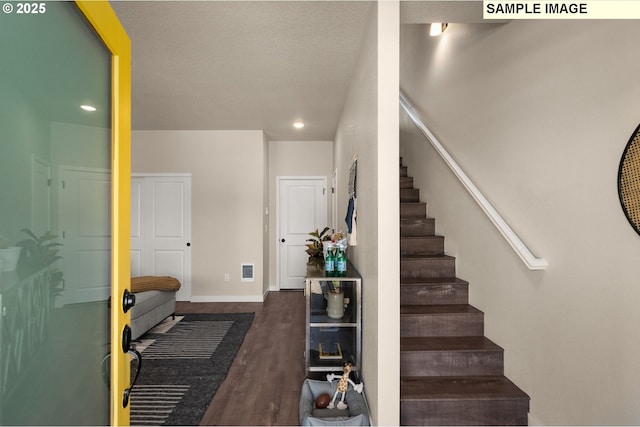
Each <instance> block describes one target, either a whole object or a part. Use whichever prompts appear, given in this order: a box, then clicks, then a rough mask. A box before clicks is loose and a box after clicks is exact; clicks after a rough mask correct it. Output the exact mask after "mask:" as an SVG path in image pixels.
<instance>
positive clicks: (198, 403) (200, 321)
mask: <svg viewBox="0 0 640 427" xmlns="http://www.w3.org/2000/svg"><path fill="white" fill-rule="evenodd" d="M253 317H254V314H253V313H228V314H187V315H185V316H176V319H175V320H173V319H167V320H166V321H165V322H163V323H162V324H160V325H158V326H157V327H155V328H153V329H152V330H150V331H149V332H147V333H146V334H145V335H143V336H142V337H141V338H140V341H139V342H137V343H136V349H137V350H138V351H140V352H141V354H142V370H141V371H140V376H139V377H138V381H137V382H136V385H135V386H134V387H133V390H132V392H131V398H130V408H131V425H133V426H136V425H138V426H160V425H198V424H199V422H200V419H201V418H202V415H203V414H204V412H205V410H206V408H207V406H208V405H209V403H210V402H211V399H212V398H213V395H214V394H215V392H216V390H217V389H218V387H219V386H220V384H222V381H223V380H224V378H225V376H226V374H227V372H228V370H229V367H230V366H231V364H232V363H233V359H234V358H235V356H236V353H237V352H238V349H239V348H240V345H242V342H243V340H244V337H245V335H246V333H247V331H248V330H249V327H250V326H251V322H252V321H253ZM133 369H134V367H132V371H133Z"/></svg>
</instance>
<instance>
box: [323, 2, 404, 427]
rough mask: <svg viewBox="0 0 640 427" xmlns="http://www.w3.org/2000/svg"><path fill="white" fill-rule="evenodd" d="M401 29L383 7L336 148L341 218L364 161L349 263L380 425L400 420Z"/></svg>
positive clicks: (366, 376) (368, 387) (366, 377)
mask: <svg viewBox="0 0 640 427" xmlns="http://www.w3.org/2000/svg"><path fill="white" fill-rule="evenodd" d="M398 27H399V5H398V3H397V2H393V1H385V2H379V3H377V5H376V8H375V9H374V10H373V13H372V15H371V17H370V21H369V27H368V33H367V37H366V39H365V43H364V46H363V47H362V49H361V53H360V58H359V61H358V65H357V68H356V71H355V73H354V77H353V79H352V81H351V85H350V88H349V91H348V94H347V100H346V102H345V106H344V109H343V112H342V115H341V120H340V125H339V126H338V130H337V132H336V144H335V165H336V168H337V170H338V180H339V185H338V217H339V218H344V215H345V213H346V206H347V201H348V199H347V180H348V176H349V167H350V166H351V163H352V161H353V157H354V153H355V154H356V155H357V158H358V170H357V171H358V174H357V200H358V209H357V237H358V245H357V246H355V247H350V248H349V249H348V256H349V258H350V260H351V261H352V263H353V264H354V266H355V267H356V268H357V269H358V271H359V272H360V274H361V275H362V278H363V283H362V287H363V297H362V301H363V362H362V365H363V366H362V378H363V381H364V383H365V391H366V393H367V398H368V401H369V405H370V407H371V413H372V418H373V423H374V425H398V423H399V420H400V416H399V413H400V412H399V411H400V410H399V405H400V401H399V396H400V392H399V389H400V385H399V384H400V382H399V377H400V370H399V369H400V368H399V341H400V340H399V335H400V299H399V295H400V293H399V281H400V271H399V253H400V250H399V205H398V200H399V190H398V189H399V182H398V181H399V179H398V176H399V173H398V121H397V120H396V118H397V117H398V36H399V28H398ZM340 183H341V184H340Z"/></svg>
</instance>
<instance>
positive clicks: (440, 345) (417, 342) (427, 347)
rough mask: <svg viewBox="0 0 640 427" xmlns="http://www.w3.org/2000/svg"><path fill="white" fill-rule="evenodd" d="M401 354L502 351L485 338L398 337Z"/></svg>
mask: <svg viewBox="0 0 640 427" xmlns="http://www.w3.org/2000/svg"><path fill="white" fill-rule="evenodd" d="M400 351H401V352H431V351H456V352H464V351H503V349H502V347H500V346H499V345H497V344H496V343H494V342H493V341H491V340H490V339H488V338H487V337H484V336H481V337H477V336H472V337H400Z"/></svg>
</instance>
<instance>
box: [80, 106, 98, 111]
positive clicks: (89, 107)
mask: <svg viewBox="0 0 640 427" xmlns="http://www.w3.org/2000/svg"><path fill="white" fill-rule="evenodd" d="M80 108H82V109H83V110H84V111H96V107H92V106H91V105H81V106H80Z"/></svg>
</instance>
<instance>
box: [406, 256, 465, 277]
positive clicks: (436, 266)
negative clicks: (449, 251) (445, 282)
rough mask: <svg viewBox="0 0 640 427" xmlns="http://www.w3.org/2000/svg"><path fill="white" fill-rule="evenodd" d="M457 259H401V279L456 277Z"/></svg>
mask: <svg viewBox="0 0 640 427" xmlns="http://www.w3.org/2000/svg"><path fill="white" fill-rule="evenodd" d="M455 275H456V262H455V258H416V259H412V258H405V259H400V277H401V278H405V279H425V278H446V277H455Z"/></svg>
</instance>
